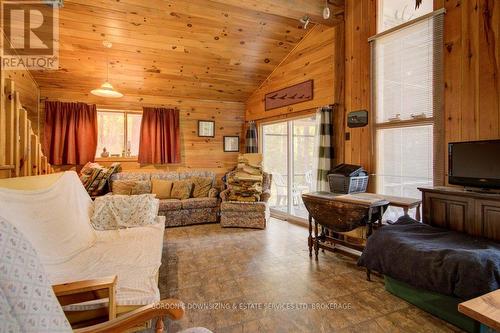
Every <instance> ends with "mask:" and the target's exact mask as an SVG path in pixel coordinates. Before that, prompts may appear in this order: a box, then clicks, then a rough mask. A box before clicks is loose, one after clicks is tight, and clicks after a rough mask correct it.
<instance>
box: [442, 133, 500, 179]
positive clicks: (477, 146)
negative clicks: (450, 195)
mask: <svg viewBox="0 0 500 333" xmlns="http://www.w3.org/2000/svg"><path fill="white" fill-rule="evenodd" d="M448 162H449V163H448V182H449V183H450V184H454V185H462V186H466V187H479V188H483V189H499V188H500V140H488V141H470V142H452V143H449V144H448Z"/></svg>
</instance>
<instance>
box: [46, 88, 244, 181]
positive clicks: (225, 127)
mask: <svg viewBox="0 0 500 333" xmlns="http://www.w3.org/2000/svg"><path fill="white" fill-rule="evenodd" d="M41 95H42V96H43V99H49V100H60V101H80V102H85V103H94V104H96V105H97V108H98V109H99V108H106V109H118V110H142V107H143V106H163V107H177V108H178V109H179V110H180V114H181V119H180V126H181V147H182V148H181V149H182V150H181V163H180V164H169V165H140V164H139V163H137V162H135V161H120V163H121V164H122V167H123V169H124V170H126V171H137V170H141V171H154V170H155V169H162V170H170V171H175V170H186V169H203V170H210V171H214V172H215V173H216V174H217V176H218V177H219V178H220V177H222V175H224V174H225V173H226V172H227V171H229V170H231V169H232V168H233V167H234V166H236V163H237V157H238V153H226V152H224V151H223V146H222V144H223V136H224V135H238V136H240V140H241V141H240V142H241V143H243V135H242V129H243V118H244V112H245V108H244V104H243V103H239V102H225V101H213V100H197V99H185V98H174V97H165V96H149V95H140V96H139V95H125V96H124V97H122V98H120V99H105V98H99V97H95V96H93V95H90V94H82V93H78V92H70V91H67V90H61V91H59V90H56V89H50V90H44V89H42V91H41ZM61 96H64V98H61ZM40 106H41V108H42V109H43V107H44V103H43V102H42V103H41V104H40ZM198 120H214V121H215V138H201V137H198ZM99 163H101V164H103V165H110V164H111V163H112V162H103V161H99ZM74 168H75V167H74V166H64V167H59V168H58V170H68V169H74Z"/></svg>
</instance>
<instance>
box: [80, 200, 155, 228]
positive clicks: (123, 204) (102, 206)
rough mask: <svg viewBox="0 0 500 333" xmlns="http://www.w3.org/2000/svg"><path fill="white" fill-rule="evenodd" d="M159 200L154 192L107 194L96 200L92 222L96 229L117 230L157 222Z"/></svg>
mask: <svg viewBox="0 0 500 333" xmlns="http://www.w3.org/2000/svg"><path fill="white" fill-rule="evenodd" d="M158 207H159V200H158V199H156V198H155V196H154V194H143V195H133V196H128V195H105V196H102V197H98V198H96V200H95V201H94V212H93V215H92V217H91V218H90V222H91V223H92V225H93V226H94V229H96V230H116V229H119V228H133V227H140V226H143V225H148V224H155V223H156V217H157V216H158Z"/></svg>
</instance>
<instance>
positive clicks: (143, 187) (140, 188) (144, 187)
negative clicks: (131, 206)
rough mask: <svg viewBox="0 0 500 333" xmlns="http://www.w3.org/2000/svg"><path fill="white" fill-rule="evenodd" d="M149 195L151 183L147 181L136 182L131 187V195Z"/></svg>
mask: <svg viewBox="0 0 500 333" xmlns="http://www.w3.org/2000/svg"><path fill="white" fill-rule="evenodd" d="M148 193H151V182H150V181H149V180H136V181H135V185H134V187H132V192H131V194H132V195H135V194H148Z"/></svg>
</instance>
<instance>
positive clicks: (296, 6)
mask: <svg viewBox="0 0 500 333" xmlns="http://www.w3.org/2000/svg"><path fill="white" fill-rule="evenodd" d="M213 1H215V2H218V3H221V4H226V5H231V6H235V7H239V8H243V9H247V10H253V11H257V12H262V13H267V14H272V15H277V16H282V17H287V18H292V19H296V20H297V22H298V20H299V19H300V18H301V17H303V16H304V15H307V16H309V17H310V18H311V21H312V22H313V23H319V24H323V25H328V26H334V25H336V24H338V23H340V22H342V21H343V20H344V4H345V3H344V0H328V7H329V8H330V13H331V14H330V18H329V19H328V20H325V19H323V9H324V8H325V1H324V0H274V1H262V0H243V1H242V0H213Z"/></svg>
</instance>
